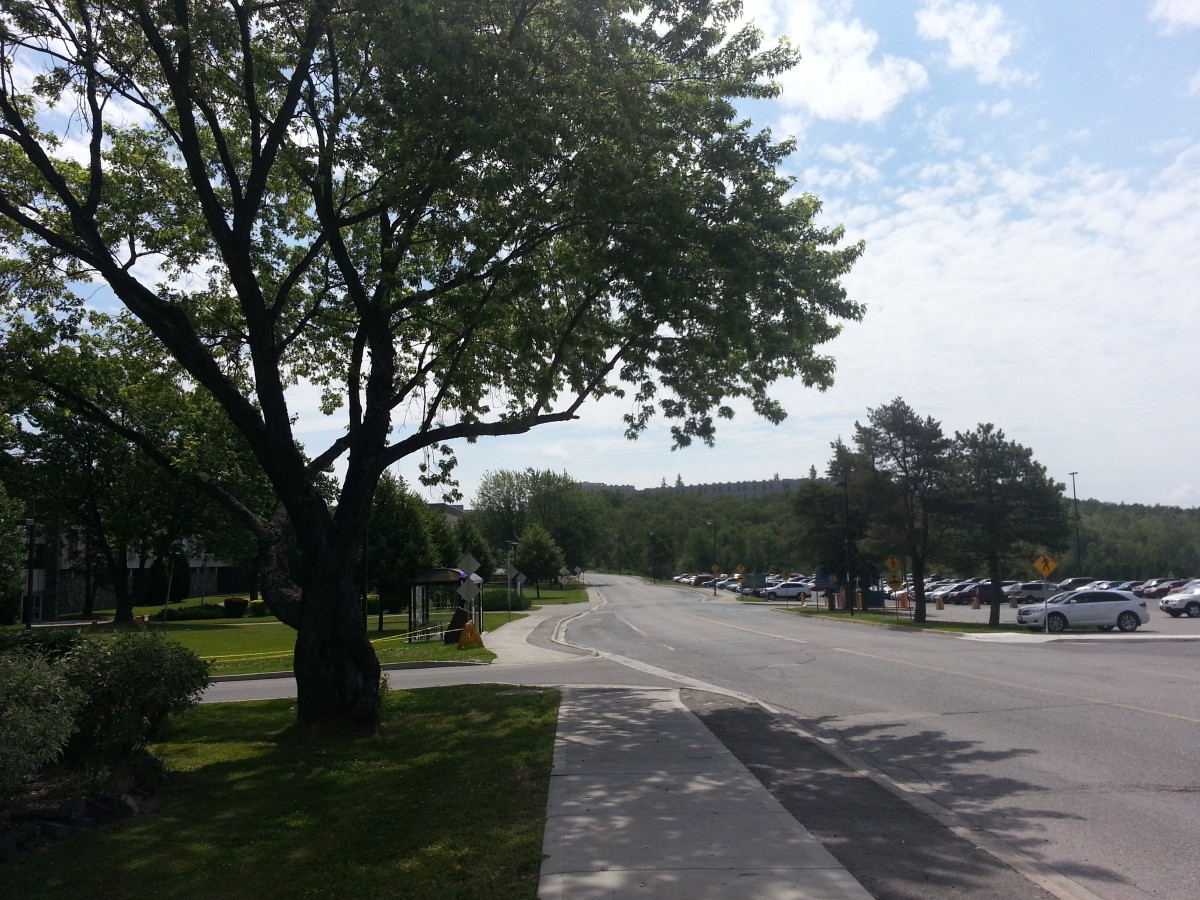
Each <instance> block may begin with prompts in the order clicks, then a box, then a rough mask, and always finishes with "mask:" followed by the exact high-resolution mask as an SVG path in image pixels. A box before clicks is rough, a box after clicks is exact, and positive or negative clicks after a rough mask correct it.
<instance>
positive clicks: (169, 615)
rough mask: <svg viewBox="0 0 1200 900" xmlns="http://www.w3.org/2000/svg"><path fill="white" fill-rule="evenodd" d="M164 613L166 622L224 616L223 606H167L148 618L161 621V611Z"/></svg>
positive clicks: (220, 617) (222, 617)
mask: <svg viewBox="0 0 1200 900" xmlns="http://www.w3.org/2000/svg"><path fill="white" fill-rule="evenodd" d="M164 612H165V613H166V621H168V622H185V621H186V622H191V621H195V620H196V619H224V618H226V613H225V607H224V606H168V607H167V608H166V609H165V610H159V611H158V612H154V613H152V614H151V615H150V619H151V620H152V621H154V622H161V621H163V613H164Z"/></svg>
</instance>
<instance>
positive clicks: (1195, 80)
mask: <svg viewBox="0 0 1200 900" xmlns="http://www.w3.org/2000/svg"><path fill="white" fill-rule="evenodd" d="M1187 92H1188V96H1189V97H1198V96H1200V72H1196V74H1195V75H1193V76H1192V77H1191V78H1190V79H1189V80H1188V86H1187Z"/></svg>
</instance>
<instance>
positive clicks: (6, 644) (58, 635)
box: [0, 628, 83, 660]
mask: <svg viewBox="0 0 1200 900" xmlns="http://www.w3.org/2000/svg"><path fill="white" fill-rule="evenodd" d="M82 640H83V634H82V633H81V632H80V631H79V630H78V629H75V628H24V629H22V630H20V631H0V654H4V653H13V652H22V653H33V654H35V655H37V656H41V657H45V658H46V659H49V660H56V659H60V658H62V657H63V656H65V655H66V654H67V653H68V652H69V651H70V650H71V649H72V648H73V647H74V646H75V645H76V644H78V643H79V642H80V641H82Z"/></svg>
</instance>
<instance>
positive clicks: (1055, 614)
mask: <svg viewBox="0 0 1200 900" xmlns="http://www.w3.org/2000/svg"><path fill="white" fill-rule="evenodd" d="M1149 621H1150V613H1149V612H1147V611H1146V601H1145V600H1143V599H1142V598H1141V597H1139V596H1137V595H1136V594H1132V593H1130V592H1129V591H1069V592H1067V593H1065V594H1059V595H1058V596H1056V597H1051V598H1050V599H1049V600H1047V601H1046V602H1045V603H1038V604H1035V605H1033V606H1022V607H1021V608H1020V609H1018V610H1017V624H1018V625H1024V626H1025V627H1027V628H1031V629H1033V630H1035V631H1041V630H1042V629H1043V628H1044V629H1045V630H1046V631H1049V632H1052V633H1058V632H1060V631H1065V630H1066V629H1068V628H1099V629H1100V630H1101V631H1112V630H1113V628H1114V627H1115V628H1119V629H1120V630H1121V631H1137V630H1138V628H1139V627H1140V626H1142V625H1145V624H1146V623H1147V622H1149Z"/></svg>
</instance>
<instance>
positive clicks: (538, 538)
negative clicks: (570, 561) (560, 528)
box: [516, 525, 565, 599]
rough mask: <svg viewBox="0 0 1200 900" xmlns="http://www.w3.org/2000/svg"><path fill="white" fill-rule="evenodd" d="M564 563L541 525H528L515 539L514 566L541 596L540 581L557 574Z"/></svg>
mask: <svg viewBox="0 0 1200 900" xmlns="http://www.w3.org/2000/svg"><path fill="white" fill-rule="evenodd" d="M564 564H565V562H564V557H563V552H562V550H561V549H560V548H559V546H558V545H557V544H556V543H554V539H553V538H552V537H550V532H548V531H547V530H546V529H545V528H543V527H542V526H541V525H530V526H529V527H528V528H526V529H525V531H523V532H522V533H521V538H520V540H519V541H517V551H516V566H517V568H518V569H519V570H520V571H521V572H523V573H524V575H525V577H526V578H528V579H530V580H531V581H532V582H533V583H534V585H535V586H536V588H537V595H538V598H539V599H540V598H541V596H542V582H543V581H549V580H550V579H551V578H556V577H557V576H558V572H559V570H560V569H561V568H562V567H563V565H564Z"/></svg>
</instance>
